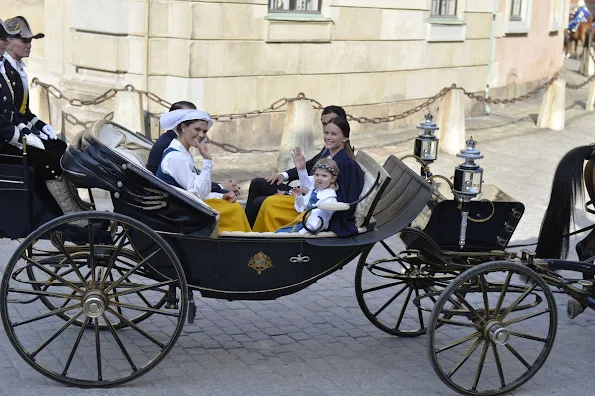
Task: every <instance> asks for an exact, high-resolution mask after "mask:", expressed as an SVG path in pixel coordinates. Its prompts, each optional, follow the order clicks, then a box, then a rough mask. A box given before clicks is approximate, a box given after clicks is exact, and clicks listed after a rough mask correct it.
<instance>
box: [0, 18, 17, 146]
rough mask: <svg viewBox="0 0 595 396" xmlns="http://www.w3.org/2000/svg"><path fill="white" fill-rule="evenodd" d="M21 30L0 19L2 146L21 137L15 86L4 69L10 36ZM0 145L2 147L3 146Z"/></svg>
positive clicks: (0, 139) (0, 137) (0, 128)
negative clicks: (11, 27) (12, 27)
mask: <svg viewBox="0 0 595 396" xmlns="http://www.w3.org/2000/svg"><path fill="white" fill-rule="evenodd" d="M17 33H19V31H18V30H17V31H12V32H10V31H9V29H8V28H7V26H6V25H5V24H4V22H2V21H1V20H0V74H2V76H1V78H0V142H1V146H5V145H7V144H8V143H12V144H16V143H18V142H19V139H20V138H21V131H20V130H19V128H18V127H17V125H16V124H14V122H13V121H14V120H15V119H16V109H15V107H14V102H13V96H14V93H13V88H12V84H11V82H10V80H9V79H8V77H7V76H6V71H5V69H4V51H5V49H6V45H7V43H8V41H7V40H8V38H9V37H13V36H14V35H16V34H17ZM1 146H0V147H1Z"/></svg>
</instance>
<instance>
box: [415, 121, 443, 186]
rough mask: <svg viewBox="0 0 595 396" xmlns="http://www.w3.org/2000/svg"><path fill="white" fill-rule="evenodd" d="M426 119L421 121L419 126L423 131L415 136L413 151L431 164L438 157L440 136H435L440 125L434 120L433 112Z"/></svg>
mask: <svg viewBox="0 0 595 396" xmlns="http://www.w3.org/2000/svg"><path fill="white" fill-rule="evenodd" d="M425 118H426V119H425V121H424V122H421V123H420V124H419V125H418V126H417V128H418V129H421V130H422V131H423V132H422V133H421V134H420V135H419V136H418V137H417V138H415V147H414V149H413V153H414V154H415V155H416V156H417V157H419V158H420V159H421V160H422V161H424V162H425V163H427V164H431V163H432V162H434V161H436V159H437V158H438V138H437V137H436V136H434V131H437V130H438V129H440V128H438V126H437V125H436V123H435V122H434V121H433V118H434V117H432V114H430V113H429V112H428V114H426V116H425ZM423 173H424V171H423V170H422V174H423Z"/></svg>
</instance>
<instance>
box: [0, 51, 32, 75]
mask: <svg viewBox="0 0 595 396" xmlns="http://www.w3.org/2000/svg"><path fill="white" fill-rule="evenodd" d="M4 57H5V58H6V60H7V61H9V62H10V64H11V65H12V67H14V68H15V69H17V70H18V71H19V72H20V71H21V70H23V71H24V69H25V68H26V67H27V65H26V64H25V62H23V61H22V60H21V61H17V60H16V59H15V58H13V57H12V56H10V54H9V53H8V51H5V52H4Z"/></svg>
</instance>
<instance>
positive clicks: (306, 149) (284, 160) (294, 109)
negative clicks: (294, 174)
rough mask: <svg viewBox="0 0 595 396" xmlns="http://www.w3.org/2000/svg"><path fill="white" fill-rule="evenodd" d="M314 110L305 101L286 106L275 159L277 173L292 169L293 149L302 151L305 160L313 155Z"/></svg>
mask: <svg viewBox="0 0 595 396" xmlns="http://www.w3.org/2000/svg"><path fill="white" fill-rule="evenodd" d="M313 120H314V109H312V103H311V102H309V101H306V100H294V101H293V102H289V103H288V105H287V113H286V115H285V127H284V128H283V137H282V139H281V147H280V148H279V156H278V158H277V171H279V172H283V171H285V170H287V169H290V168H293V167H294V164H293V159H292V157H291V152H292V150H293V149H294V148H296V147H299V148H301V149H302V152H303V153H304V156H305V157H306V159H310V158H311V157H312V156H313V155H314V125H313Z"/></svg>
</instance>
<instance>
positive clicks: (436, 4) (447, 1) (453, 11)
mask: <svg viewBox="0 0 595 396" xmlns="http://www.w3.org/2000/svg"><path fill="white" fill-rule="evenodd" d="M430 15H431V16H442V17H456V16H457V0H432V12H431V13H430Z"/></svg>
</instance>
